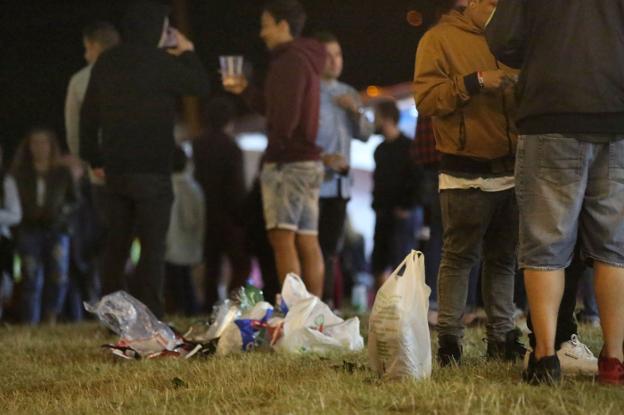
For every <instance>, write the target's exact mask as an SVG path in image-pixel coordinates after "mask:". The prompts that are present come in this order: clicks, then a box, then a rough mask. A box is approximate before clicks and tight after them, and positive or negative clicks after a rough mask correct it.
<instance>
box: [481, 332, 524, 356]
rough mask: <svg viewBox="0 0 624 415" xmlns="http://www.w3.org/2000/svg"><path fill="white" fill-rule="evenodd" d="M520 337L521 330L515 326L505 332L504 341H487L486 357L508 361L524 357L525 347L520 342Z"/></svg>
mask: <svg viewBox="0 0 624 415" xmlns="http://www.w3.org/2000/svg"><path fill="white" fill-rule="evenodd" d="M520 337H522V332H521V331H520V330H518V329H517V328H516V329H513V330H511V331H509V332H507V334H506V335H505V341H502V342H492V341H488V344H487V358H488V359H495V360H505V361H508V362H515V361H516V360H522V359H524V355H525V354H526V352H527V349H526V348H525V347H524V345H523V344H522V343H520Z"/></svg>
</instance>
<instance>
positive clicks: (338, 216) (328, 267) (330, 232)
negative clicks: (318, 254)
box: [318, 197, 349, 302]
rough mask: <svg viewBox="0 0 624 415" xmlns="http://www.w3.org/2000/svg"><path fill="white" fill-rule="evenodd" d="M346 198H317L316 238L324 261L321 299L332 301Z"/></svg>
mask: <svg viewBox="0 0 624 415" xmlns="http://www.w3.org/2000/svg"><path fill="white" fill-rule="evenodd" d="M348 202H349V201H348V200H346V199H342V198H338V197H332V198H321V199H320V200H319V228H318V238H319V245H320V246H321V251H322V252H323V258H324V261H325V281H324V287H323V300H324V301H325V302H329V301H332V302H333V301H334V285H335V281H334V280H335V278H334V268H335V266H336V260H337V259H338V248H339V247H338V245H339V244H340V241H341V239H342V236H343V233H344V224H345V218H346V215H347V203H348Z"/></svg>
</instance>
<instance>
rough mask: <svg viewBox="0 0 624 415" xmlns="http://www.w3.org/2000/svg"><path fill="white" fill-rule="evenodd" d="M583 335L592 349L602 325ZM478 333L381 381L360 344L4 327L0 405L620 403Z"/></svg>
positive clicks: (526, 409) (558, 407) (34, 408)
mask: <svg viewBox="0 0 624 415" xmlns="http://www.w3.org/2000/svg"><path fill="white" fill-rule="evenodd" d="M583 335H584V338H585V340H586V341H587V343H588V344H589V345H590V346H591V347H592V349H593V350H594V352H596V351H597V348H598V347H599V343H600V339H599V338H598V333H597V331H596V330H593V329H584V330H583ZM482 337H483V331H482V330H480V329H471V330H469V332H468V341H467V345H466V364H465V365H464V366H463V367H462V368H461V369H444V370H440V369H438V368H434V374H433V378H432V379H431V380H428V381H424V382H412V381H404V382H382V381H380V380H379V379H378V378H377V377H376V376H375V375H374V374H373V373H371V372H369V371H368V370H367V369H366V368H365V367H366V353H365V352H362V353H359V354H355V355H336V356H331V357H329V358H321V357H318V356H304V357H296V356H284V355H276V354H267V353H256V354H248V355H240V356H231V357H227V358H214V357H213V358H207V359H205V358H204V359H195V360H189V361H178V360H160V361H132V362H131V361H122V360H118V359H117V358H114V357H113V356H112V355H110V354H108V353H107V352H104V351H102V350H100V349H99V348H98V346H99V345H100V344H102V343H106V342H110V341H112V340H114V339H113V338H112V337H110V336H109V335H108V334H107V333H106V332H105V331H104V330H103V329H101V328H99V327H98V326H97V325H96V324H94V323H89V324H82V325H78V326H58V327H55V328H27V327H16V326H9V327H2V328H0V350H2V363H0V414H3V415H5V414H14V413H23V414H95V413H102V414H116V413H123V414H154V413H163V414H165V413H181V414H183V413H184V414H193V413H198V414H200V413H201V414H204V413H210V414H237V413H245V414H248V413H259V414H264V413H266V414H306V413H329V414H331V413H340V414H360V413H369V414H378V413H422V414H482V413H483V414H500V413H503V414H509V415H512V414H518V415H525V414H538V413H539V414H565V415H572V414H583V415H587V414H600V415H606V414H613V415H616V414H617V415H619V414H622V413H624V387H619V388H618V387H615V388H614V387H602V386H598V385H596V384H594V382H593V380H592V379H588V378H578V379H566V380H565V381H564V383H563V385H562V386H561V387H557V388H546V387H540V388H537V387H531V386H527V385H524V384H522V383H521V382H520V371H521V368H520V365H519V364H517V365H506V364H500V363H498V364H497V363H488V362H486V361H485V360H484V359H483V358H482V357H481V355H482V354H483V350H484V345H483V343H482V342H481V340H480V339H481V338H482ZM345 362H347V363H355V364H345Z"/></svg>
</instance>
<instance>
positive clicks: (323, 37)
mask: <svg viewBox="0 0 624 415" xmlns="http://www.w3.org/2000/svg"><path fill="white" fill-rule="evenodd" d="M312 37H313V38H314V39H316V40H318V41H319V42H321V43H322V44H324V45H326V44H328V43H340V42H339V41H338V38H337V37H336V35H334V34H333V33H332V32H327V31H323V32H316V33H315V34H314V36H312Z"/></svg>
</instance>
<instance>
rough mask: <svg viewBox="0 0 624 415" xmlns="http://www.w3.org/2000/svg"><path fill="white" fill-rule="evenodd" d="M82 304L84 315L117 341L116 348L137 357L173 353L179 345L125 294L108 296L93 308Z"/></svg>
mask: <svg viewBox="0 0 624 415" xmlns="http://www.w3.org/2000/svg"><path fill="white" fill-rule="evenodd" d="M83 304H84V307H85V309H86V310H87V311H88V312H90V313H93V314H96V315H97V316H98V318H99V319H100V321H101V322H102V324H104V325H105V326H106V327H108V328H109V329H111V330H112V331H114V332H115V333H117V334H118V335H119V336H120V337H121V339H120V343H118V345H120V346H119V348H124V347H127V348H129V349H132V350H134V351H135V352H136V353H138V354H139V355H140V356H148V355H151V354H154V353H160V352H163V351H174V350H175V349H176V347H177V346H178V345H179V344H180V343H183V342H182V341H181V340H180V339H179V338H178V337H177V336H176V335H175V333H174V332H173V330H171V328H170V327H169V326H167V325H166V324H165V323H163V322H162V321H160V320H158V319H157V318H156V316H154V314H153V313H152V312H151V311H150V310H149V308H147V306H146V305H145V304H143V303H142V302H140V301H139V300H137V299H136V298H134V297H133V296H131V295H130V294H128V293H127V292H125V291H117V292H114V293H112V294H108V295H106V296H104V297H102V299H101V300H100V301H98V302H97V303H96V304H93V305H91V304H88V303H86V302H85V303H83Z"/></svg>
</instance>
